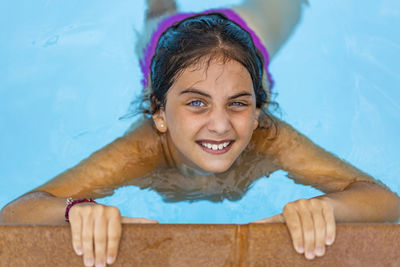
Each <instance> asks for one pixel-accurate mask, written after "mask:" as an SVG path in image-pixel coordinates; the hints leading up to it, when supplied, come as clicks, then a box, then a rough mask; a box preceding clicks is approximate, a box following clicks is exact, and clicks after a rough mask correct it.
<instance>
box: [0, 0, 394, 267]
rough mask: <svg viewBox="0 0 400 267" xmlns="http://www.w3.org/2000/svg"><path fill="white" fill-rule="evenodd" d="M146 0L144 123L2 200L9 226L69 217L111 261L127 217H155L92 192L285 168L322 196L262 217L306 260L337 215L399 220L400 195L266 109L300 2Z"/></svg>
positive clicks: (228, 184) (214, 188)
mask: <svg viewBox="0 0 400 267" xmlns="http://www.w3.org/2000/svg"><path fill="white" fill-rule="evenodd" d="M148 4H149V7H150V8H149V11H148V12H147V14H146V19H147V29H148V30H150V31H152V32H154V33H153V34H152V35H151V36H150V37H149V38H147V40H146V38H145V37H144V38H142V41H143V43H146V44H148V45H146V46H144V45H143V43H139V44H138V52H143V53H142V55H143V57H142V58H141V66H142V70H143V74H144V78H143V84H144V86H145V90H144V92H143V101H140V102H139V104H140V106H139V111H141V112H142V113H143V114H144V116H143V119H141V120H139V121H138V122H137V123H135V124H134V125H132V127H131V128H130V129H128V131H127V132H126V133H125V135H124V136H122V137H120V138H118V139H116V140H115V141H113V142H112V143H110V144H109V145H107V146H106V147H104V148H102V149H100V150H99V151H97V152H95V153H93V154H92V155H91V156H90V157H89V158H87V159H85V160H83V161H82V162H80V163H79V164H78V165H77V166H75V167H73V168H71V169H69V170H67V171H65V172H63V173H61V174H60V175H58V176H57V177H55V178H53V179H52V180H50V181H48V182H47V183H45V184H44V185H42V186H39V187H38V188H36V189H34V190H32V191H31V192H28V193H27V194H25V195H23V196H21V197H20V198H18V199H17V200H15V201H13V202H11V203H10V204H8V205H7V206H5V207H4V208H3V209H2V211H1V214H0V220H1V222H3V223H46V224H48V223H54V224H59V223H64V220H67V221H69V223H70V225H71V231H72V239H73V247H74V250H75V251H76V253H77V254H78V255H83V259H84V263H85V265H86V266H93V265H94V264H96V266H104V265H105V264H106V263H108V264H112V263H113V262H114V261H115V259H116V256H117V252H118V244H119V240H120V236H121V223H156V221H153V220H149V219H144V218H127V217H122V216H121V215H120V212H119V210H118V208H116V207H111V206H104V205H100V204H97V203H95V202H94V201H93V200H92V198H99V197H104V196H106V195H110V194H112V193H113V189H115V188H118V187H121V186H124V185H128V184H136V185H139V186H142V187H145V186H151V187H152V188H154V189H155V190H158V191H159V192H160V193H162V194H164V195H165V197H166V198H169V199H174V200H187V199H210V200H220V199H224V198H228V199H238V198H240V197H241V195H242V194H243V192H245V191H246V188H247V187H248V185H249V184H250V183H251V182H252V181H253V180H255V179H257V178H259V177H261V176H263V175H268V174H269V173H272V172H274V171H275V170H278V169H282V170H285V171H287V172H288V173H289V176H290V177H291V178H292V179H294V180H295V181H296V182H297V183H302V184H307V185H312V186H314V187H316V188H318V189H319V190H321V191H323V192H325V193H326V194H325V195H322V196H319V197H315V198H312V199H300V200H298V201H295V202H291V203H288V204H287V205H286V206H285V207H284V209H283V212H282V214H278V215H276V216H273V217H270V218H266V219H263V220H260V221H257V222H256V223H271V222H272V223H273V222H280V223H286V225H287V226H288V229H289V232H290V234H291V237H292V241H293V246H294V248H295V249H296V251H297V252H298V253H304V254H305V257H306V258H307V259H313V258H315V256H322V255H324V253H325V245H331V244H332V243H333V242H334V239H335V222H396V221H397V220H398V218H399V216H400V199H399V198H398V196H396V195H395V194H394V193H392V192H391V191H390V190H389V189H387V188H386V187H385V186H384V185H383V184H381V183H380V182H379V181H377V180H375V179H374V178H372V177H370V176H369V175H367V174H366V173H363V172H362V171H360V170H358V169H356V168H355V167H353V166H351V165H350V164H348V163H346V162H343V161H341V160H340V159H338V158H336V157H335V156H334V155H332V154H330V153H328V152H326V151H325V150H323V149H322V148H320V147H318V146H316V145H315V144H314V143H312V142H311V141H310V140H309V139H307V138H306V137H305V136H304V135H302V134H300V133H299V132H297V131H296V130H295V129H294V128H293V127H291V126H290V125H288V124H286V123H285V122H283V121H281V120H279V119H278V118H276V117H274V116H273V115H271V114H270V113H269V112H268V110H267V108H268V106H269V104H271V101H270V97H271V90H272V87H273V80H272V77H271V76H270V74H269V71H268V63H269V60H270V59H271V58H272V57H273V56H274V55H275V53H276V52H277V51H278V50H279V48H280V47H281V45H282V44H283V43H284V42H285V40H286V39H287V38H288V36H289V35H290V33H291V32H292V30H293V28H294V26H295V25H296V23H297V21H298V20H299V18H300V11H301V4H302V2H301V1H282V0H279V1H247V2H245V4H244V5H242V6H238V7H233V8H232V9H219V10H212V11H206V12H202V13H201V14H197V15H194V14H181V13H178V14H175V12H176V5H175V3H174V2H173V1H149V3H148ZM265 14H267V16H266V15H265ZM192 15H193V16H192ZM160 21H161V22H160ZM157 22H160V23H157ZM173 23H175V24H173ZM192 178H196V179H192ZM215 181H217V182H216V183H215ZM70 198H72V199H70ZM66 199H68V201H67V204H66V203H65V202H66Z"/></svg>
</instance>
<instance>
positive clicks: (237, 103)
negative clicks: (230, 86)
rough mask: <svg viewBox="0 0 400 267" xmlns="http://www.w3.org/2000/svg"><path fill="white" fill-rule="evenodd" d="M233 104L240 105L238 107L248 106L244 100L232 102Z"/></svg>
mask: <svg viewBox="0 0 400 267" xmlns="http://www.w3.org/2000/svg"><path fill="white" fill-rule="evenodd" d="M232 105H233V106H238V107H241V106H248V105H247V104H245V103H243V102H232Z"/></svg>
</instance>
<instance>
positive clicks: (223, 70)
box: [171, 60, 253, 90]
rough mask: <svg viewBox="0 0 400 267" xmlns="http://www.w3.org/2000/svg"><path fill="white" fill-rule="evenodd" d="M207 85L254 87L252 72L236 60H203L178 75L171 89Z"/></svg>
mask: <svg viewBox="0 0 400 267" xmlns="http://www.w3.org/2000/svg"><path fill="white" fill-rule="evenodd" d="M195 85H197V86H203V85H204V86H205V87H204V88H203V89H207V88H215V87H221V86H222V87H223V88H225V89H238V90H239V89H240V90H243V89H249V90H251V89H252V88H253V82H252V80H251V76H250V73H249V72H248V71H247V69H246V68H245V67H244V66H243V65H242V64H240V63H239V62H237V61H235V60H228V61H226V62H222V61H221V60H211V61H203V62H201V63H198V64H197V65H194V66H190V67H188V68H186V69H184V70H183V71H182V73H181V74H180V75H178V77H177V79H176V80H175V82H174V84H173V86H172V87H171V89H178V90H184V89H187V88H189V87H192V86H195Z"/></svg>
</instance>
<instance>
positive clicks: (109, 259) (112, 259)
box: [107, 256, 115, 264]
mask: <svg viewBox="0 0 400 267" xmlns="http://www.w3.org/2000/svg"><path fill="white" fill-rule="evenodd" d="M114 260H115V258H114V257H111V256H108V257H107V264H112V263H113V262H114Z"/></svg>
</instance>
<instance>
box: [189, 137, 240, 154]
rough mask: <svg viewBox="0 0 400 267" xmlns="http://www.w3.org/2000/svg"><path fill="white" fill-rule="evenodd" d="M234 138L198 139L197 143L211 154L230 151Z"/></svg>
mask: <svg viewBox="0 0 400 267" xmlns="http://www.w3.org/2000/svg"><path fill="white" fill-rule="evenodd" d="M234 142H235V141H234V140H224V141H219V142H217V141H211V140H210V141H209V140H207V141H206V140H204V141H196V143H197V144H198V145H199V146H200V147H201V148H202V149H203V150H204V151H205V152H207V153H210V154H214V155H215V154H217V155H218V154H224V153H226V152H228V151H229V150H230V149H231V147H232V144H233V143H234Z"/></svg>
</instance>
